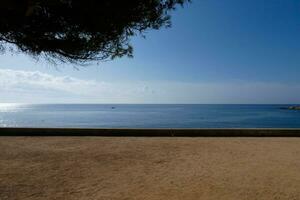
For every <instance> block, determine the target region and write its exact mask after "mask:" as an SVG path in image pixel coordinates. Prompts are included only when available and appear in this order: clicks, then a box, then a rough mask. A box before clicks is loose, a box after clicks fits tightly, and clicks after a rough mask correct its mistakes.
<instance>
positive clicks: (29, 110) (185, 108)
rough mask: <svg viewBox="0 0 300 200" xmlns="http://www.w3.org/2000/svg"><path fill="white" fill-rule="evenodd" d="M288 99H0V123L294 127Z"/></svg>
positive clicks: (297, 122) (299, 118)
mask: <svg viewBox="0 0 300 200" xmlns="http://www.w3.org/2000/svg"><path fill="white" fill-rule="evenodd" d="M287 106H289V105H245V104H243V105H232V104H227V105H215V104H213V105H210V104H209V105H206V104H162V105H159V104H151V105H150V104H7V103H6V104H0V127H46V128H47V127H72V128H73V127H75V128H300V111H296V110H286V109H281V108H282V107H287Z"/></svg>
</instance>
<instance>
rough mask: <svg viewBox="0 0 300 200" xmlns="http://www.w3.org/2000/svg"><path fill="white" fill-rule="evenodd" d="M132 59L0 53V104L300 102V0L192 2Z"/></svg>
mask: <svg viewBox="0 0 300 200" xmlns="http://www.w3.org/2000/svg"><path fill="white" fill-rule="evenodd" d="M172 24H173V25H172V28H169V29H161V30H159V31H153V30H149V31H147V33H146V34H145V35H146V38H143V37H140V36H137V37H134V38H132V40H131V43H132V45H133V47H134V58H126V57H123V58H119V59H116V60H113V61H109V62H100V63H99V64H98V65H97V64H91V65H89V66H85V67H76V66H73V65H70V64H65V65H57V66H53V65H51V64H49V63H47V62H45V61H43V60H40V61H36V60H34V59H32V58H31V57H29V56H27V55H24V54H21V53H19V54H11V53H10V52H7V53H5V54H2V55H0V61H1V62H0V103H204V104H207V103H212V104H244V103H245V104H268V103H269V104H277V103H278V104H291V103H300V92H299V91H300V79H299V75H300V37H299V35H300V0H289V1H286V0H251V1H250V0H245V1H240V0H227V1H219V0H193V1H192V3H191V4H189V5H186V6H185V7H184V8H178V9H177V10H176V11H175V12H173V13H172Z"/></svg>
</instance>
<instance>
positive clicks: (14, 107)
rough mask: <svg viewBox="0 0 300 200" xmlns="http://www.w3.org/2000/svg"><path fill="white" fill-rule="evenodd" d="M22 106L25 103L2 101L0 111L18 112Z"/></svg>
mask: <svg viewBox="0 0 300 200" xmlns="http://www.w3.org/2000/svg"><path fill="white" fill-rule="evenodd" d="M22 107H24V105H23V104H18V103H0V112H18V111H19V110H20V109H22Z"/></svg>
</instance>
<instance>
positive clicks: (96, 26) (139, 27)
mask: <svg viewBox="0 0 300 200" xmlns="http://www.w3.org/2000/svg"><path fill="white" fill-rule="evenodd" d="M188 1H189V0H2V1H1V3H0V41H1V43H0V48H1V49H2V50H5V48H6V47H7V46H6V43H11V44H14V45H15V46H16V47H17V49H18V50H20V51H21V52H24V53H27V54H30V55H32V56H34V57H40V56H45V57H47V58H49V59H51V60H54V61H62V62H71V63H82V64H83V63H86V62H89V61H99V60H107V59H114V58H116V57H122V56H129V57H131V56H132V55H133V54H132V47H131V45H130V44H129V39H130V37H131V36H133V35H136V34H139V33H140V34H143V33H144V31H145V30H147V29H159V28H161V27H168V26H170V15H169V14H170V12H169V11H170V10H173V9H175V8H176V6H177V5H183V4H184V3H186V2H188Z"/></svg>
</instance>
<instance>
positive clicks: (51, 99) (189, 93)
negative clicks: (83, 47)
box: [0, 69, 300, 103]
mask: <svg viewBox="0 0 300 200" xmlns="http://www.w3.org/2000/svg"><path fill="white" fill-rule="evenodd" d="M297 91H300V85H292V84H283V83H267V82H242V81H241V82H225V83H188V82H170V81H145V82H142V81H139V82H134V81H131V82H125V81H124V82H99V81H95V80H84V79H79V78H74V77H71V76H54V75H51V74H47V73H42V72H39V71H22V70H10V69H0V94H1V95H0V102H15V103H297V102H300V93H299V92H297Z"/></svg>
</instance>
